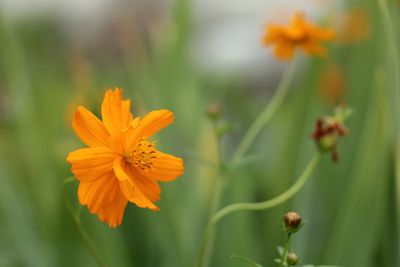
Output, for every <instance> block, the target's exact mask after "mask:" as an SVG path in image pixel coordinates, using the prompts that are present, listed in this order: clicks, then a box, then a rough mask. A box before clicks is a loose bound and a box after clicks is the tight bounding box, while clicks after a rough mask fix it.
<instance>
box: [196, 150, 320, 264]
mask: <svg viewBox="0 0 400 267" xmlns="http://www.w3.org/2000/svg"><path fill="white" fill-rule="evenodd" d="M320 159H321V152H315V154H314V156H313V157H312V159H311V161H310V162H309V163H308V165H307V167H306V168H305V170H304V171H303V173H302V174H301V175H300V177H299V179H298V180H297V181H296V182H295V183H294V184H293V185H292V186H291V187H290V188H289V189H288V190H286V191H285V192H283V193H282V194H280V195H279V196H277V197H274V198H272V199H269V200H266V201H263V202H255V203H253V202H243V203H236V204H231V205H228V206H226V207H225V208H223V209H221V210H219V211H218V212H217V213H216V214H215V215H214V216H213V217H212V218H211V220H210V221H209V222H208V225H207V227H206V229H205V231H204V234H203V238H202V240H201V244H200V250H199V254H198V257H197V265H196V266H198V267H202V266H203V258H204V252H205V251H206V249H207V246H208V240H209V238H210V236H211V234H212V233H213V229H214V227H215V225H216V224H217V223H218V222H219V221H220V220H221V219H222V218H224V217H225V216H226V215H228V214H230V213H233V212H236V211H256V210H267V209H270V208H273V207H276V206H278V205H279V204H282V203H284V202H286V201H287V200H288V199H290V198H291V197H293V196H294V195H295V194H296V193H297V192H298V191H299V190H300V189H301V188H302V187H303V186H304V184H305V183H306V182H307V180H308V179H309V178H310V177H311V174H312V173H313V171H314V170H315V168H316V167H317V165H318V162H319V161H320Z"/></svg>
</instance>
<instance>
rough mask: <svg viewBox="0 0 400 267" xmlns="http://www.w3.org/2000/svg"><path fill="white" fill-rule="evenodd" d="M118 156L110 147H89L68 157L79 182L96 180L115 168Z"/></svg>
mask: <svg viewBox="0 0 400 267" xmlns="http://www.w3.org/2000/svg"><path fill="white" fill-rule="evenodd" d="M116 157H118V154H117V153H116V152H115V151H114V150H112V149H110V148H108V147H89V148H82V149H78V150H75V151H73V152H71V153H69V155H68V157H67V161H68V163H70V164H71V165H72V166H71V171H72V173H73V174H74V175H75V177H76V178H77V179H78V180H86V181H90V180H96V179H98V178H100V177H102V176H103V175H104V174H106V173H107V172H110V171H111V170H112V167H113V162H114V159H115V158H116Z"/></svg>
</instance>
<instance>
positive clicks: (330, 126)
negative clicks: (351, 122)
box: [311, 107, 351, 162]
mask: <svg viewBox="0 0 400 267" xmlns="http://www.w3.org/2000/svg"><path fill="white" fill-rule="evenodd" d="M350 113H351V111H350V110H349V109H347V108H343V107H339V108H337V109H336V111H335V116H324V117H320V118H318V119H317V122H316V124H315V130H314V132H313V133H312V135H311V137H312V138H313V139H314V141H315V142H316V144H317V145H318V148H319V149H320V150H321V151H329V152H331V154H332V160H333V161H335V162H336V161H338V160H339V154H338V151H337V144H338V141H339V137H340V136H346V135H348V134H349V131H348V130H347V128H346V127H345V126H344V124H343V121H344V119H345V118H346V117H347V116H349V115H350Z"/></svg>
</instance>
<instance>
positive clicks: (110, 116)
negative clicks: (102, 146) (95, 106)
mask: <svg viewBox="0 0 400 267" xmlns="http://www.w3.org/2000/svg"><path fill="white" fill-rule="evenodd" d="M130 108H131V102H130V100H122V90H121V89H119V88H117V89H115V90H114V91H112V90H107V92H106V93H105V96H104V100H103V103H102V105H101V116H102V118H103V123H104V125H105V127H106V128H107V130H108V131H109V132H110V134H114V133H116V132H120V131H123V130H126V129H127V128H128V126H129V124H130V123H131V121H132V113H131V112H130Z"/></svg>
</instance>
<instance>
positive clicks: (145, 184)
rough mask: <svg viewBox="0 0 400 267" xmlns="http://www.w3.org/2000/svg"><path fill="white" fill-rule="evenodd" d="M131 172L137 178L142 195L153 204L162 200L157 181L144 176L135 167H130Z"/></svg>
mask: <svg viewBox="0 0 400 267" xmlns="http://www.w3.org/2000/svg"><path fill="white" fill-rule="evenodd" d="M129 169H130V170H129V172H130V173H131V174H132V175H133V176H134V177H135V178H134V179H135V182H136V185H137V186H138V187H139V188H140V190H141V191H142V193H143V194H144V195H145V196H146V197H147V198H148V199H149V200H150V201H152V202H154V201H158V200H159V199H160V193H161V189H160V186H159V185H158V183H157V181H156V180H155V179H154V178H152V177H149V176H144V175H143V174H141V173H140V172H139V171H138V170H136V169H135V167H133V166H129Z"/></svg>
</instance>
